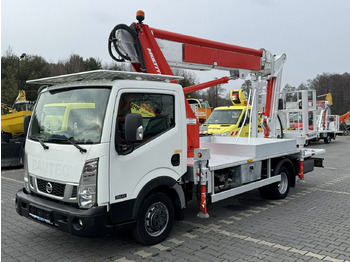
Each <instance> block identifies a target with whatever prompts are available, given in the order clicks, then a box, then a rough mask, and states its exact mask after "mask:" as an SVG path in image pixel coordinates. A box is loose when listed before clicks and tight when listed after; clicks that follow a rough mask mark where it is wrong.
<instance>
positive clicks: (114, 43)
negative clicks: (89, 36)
mask: <svg viewBox="0 0 350 262" xmlns="http://www.w3.org/2000/svg"><path fill="white" fill-rule="evenodd" d="M118 30H125V31H127V32H128V33H129V34H130V35H131V36H132V37H133V39H134V42H135V45H134V48H135V50H136V54H137V56H138V57H139V60H140V61H139V62H140V64H141V71H142V72H144V73H146V66H145V60H144V57H143V52H142V46H141V43H140V39H139V37H138V32H137V31H138V30H137V27H136V25H135V23H133V24H132V25H131V26H127V25H125V24H119V25H116V26H115V27H114V28H113V30H112V31H111V33H110V34H109V38H108V52H109V55H110V56H111V57H112V59H113V60H115V61H117V62H125V61H131V58H130V57H129V56H128V54H123V52H121V51H120V48H119V46H118V39H116V37H115V35H116V32H117V31H118ZM112 47H113V48H114V50H115V51H116V52H117V53H118V55H119V56H120V58H117V57H116V56H115V55H114V54H113V51H112Z"/></svg>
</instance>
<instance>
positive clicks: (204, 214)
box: [197, 212, 209, 218]
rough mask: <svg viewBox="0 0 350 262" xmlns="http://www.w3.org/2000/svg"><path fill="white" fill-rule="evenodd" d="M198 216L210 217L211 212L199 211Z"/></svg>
mask: <svg viewBox="0 0 350 262" xmlns="http://www.w3.org/2000/svg"><path fill="white" fill-rule="evenodd" d="M197 217H199V218H208V217H209V214H208V213H203V212H199V213H198V215H197Z"/></svg>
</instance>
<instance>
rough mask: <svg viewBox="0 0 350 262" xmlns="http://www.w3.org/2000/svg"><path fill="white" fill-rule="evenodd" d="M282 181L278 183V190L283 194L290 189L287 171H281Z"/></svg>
mask: <svg viewBox="0 0 350 262" xmlns="http://www.w3.org/2000/svg"><path fill="white" fill-rule="evenodd" d="M280 175H281V181H280V182H279V183H278V192H279V193H280V194H281V195H283V194H284V193H286V191H287V189H288V176H287V174H286V173H284V172H283V173H281V174H280Z"/></svg>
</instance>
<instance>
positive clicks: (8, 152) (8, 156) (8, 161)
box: [1, 139, 24, 167]
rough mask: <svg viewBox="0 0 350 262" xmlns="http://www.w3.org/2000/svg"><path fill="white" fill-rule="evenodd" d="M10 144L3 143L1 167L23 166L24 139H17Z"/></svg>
mask: <svg viewBox="0 0 350 262" xmlns="http://www.w3.org/2000/svg"><path fill="white" fill-rule="evenodd" d="M16 140H17V141H11V140H10V142H9V143H1V167H14V166H21V165H23V159H24V139H23V141H21V140H18V139H16Z"/></svg>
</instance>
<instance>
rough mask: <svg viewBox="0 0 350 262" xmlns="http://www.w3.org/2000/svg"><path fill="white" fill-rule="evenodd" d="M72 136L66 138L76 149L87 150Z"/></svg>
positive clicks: (84, 151)
mask: <svg viewBox="0 0 350 262" xmlns="http://www.w3.org/2000/svg"><path fill="white" fill-rule="evenodd" d="M72 139H73V137H70V138H67V141H68V142H69V143H71V144H72V145H73V146H75V147H76V148H77V149H79V151H80V153H86V152H87V150H86V149H85V148H82V147H81V146H79V145H78V144H77V143H76V142H75V141H74V140H72Z"/></svg>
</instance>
